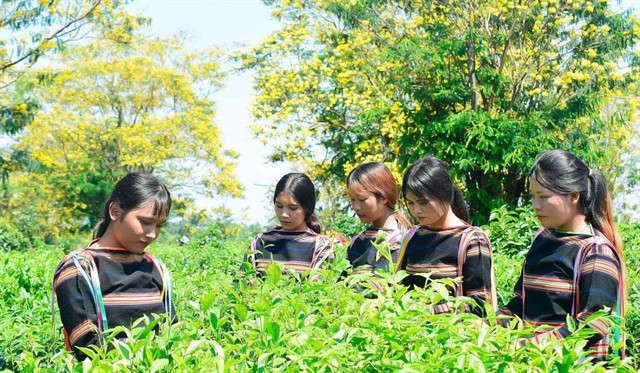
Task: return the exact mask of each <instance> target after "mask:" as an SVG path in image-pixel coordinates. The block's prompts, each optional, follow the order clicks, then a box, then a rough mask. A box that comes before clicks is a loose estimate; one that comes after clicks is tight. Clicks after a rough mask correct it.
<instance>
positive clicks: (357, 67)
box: [242, 0, 640, 218]
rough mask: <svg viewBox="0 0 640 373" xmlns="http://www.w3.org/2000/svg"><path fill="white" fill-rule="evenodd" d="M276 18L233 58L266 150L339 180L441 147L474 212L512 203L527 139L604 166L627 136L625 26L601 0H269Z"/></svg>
mask: <svg viewBox="0 0 640 373" xmlns="http://www.w3.org/2000/svg"><path fill="white" fill-rule="evenodd" d="M265 3H266V4H268V5H270V6H271V7H272V8H273V15H274V17H276V18H277V19H279V20H280V21H281V22H282V23H283V24H284V26H283V27H282V28H281V29H280V30H278V31H277V32H275V33H274V34H273V35H271V36H270V37H269V38H267V39H266V40H264V42H263V43H261V44H260V45H259V46H257V47H255V48H253V49H251V50H250V51H248V52H245V53H244V54H243V55H242V61H243V62H244V66H245V68H247V69H254V70H255V71H256V73H257V75H256V80H255V88H256V89H257V91H258V96H257V98H256V100H255V103H254V108H253V110H254V115H255V117H256V118H257V123H256V126H255V134H256V136H257V137H259V138H262V139H264V140H265V141H268V142H269V143H270V144H275V146H276V148H275V151H274V153H273V154H272V158H273V159H274V160H280V159H288V160H291V161H301V162H306V163H307V164H308V165H309V167H310V168H311V170H312V172H313V173H315V174H316V176H320V177H325V178H338V179H339V180H343V179H344V177H345V175H346V174H347V173H348V172H349V171H350V170H351V169H352V168H353V167H354V166H355V165H357V164H358V163H360V162H363V161H368V160H381V161H386V162H387V163H388V164H390V165H393V166H394V167H395V168H396V171H399V173H401V171H402V170H403V169H404V168H405V167H406V166H407V165H409V164H410V163H411V162H413V161H414V160H416V159H417V158H419V157H421V156H422V155H425V154H432V155H435V156H438V157H440V158H442V159H443V160H445V161H446V162H447V163H448V164H449V165H450V168H451V170H452V173H453V174H454V177H455V178H456V180H457V181H458V182H459V183H460V184H461V186H462V187H463V188H464V189H466V192H467V197H468V199H469V201H470V203H471V206H472V209H473V210H474V211H475V212H476V217H479V218H482V217H484V218H486V217H488V211H489V210H490V208H491V206H492V204H494V203H495V202H494V201H500V203H504V202H506V203H512V204H515V203H517V202H518V200H519V199H520V198H521V197H522V196H523V195H524V194H525V192H526V191H525V176H526V173H527V171H528V168H529V167H530V166H531V164H532V163H533V159H534V158H535V156H536V155H537V154H539V153H540V152H541V151H544V150H548V149H552V148H564V149H567V150H570V151H572V152H574V153H576V154H577V155H578V156H579V157H581V158H584V159H585V160H586V161H587V162H589V163H591V164H595V165H598V166H600V167H602V168H605V171H606V172H608V173H609V175H611V176H613V178H615V177H616V175H618V174H620V170H621V169H623V168H624V167H627V166H628V164H624V162H622V160H621V157H620V155H621V154H622V153H624V152H625V151H627V150H629V144H630V141H631V139H632V138H633V137H634V136H635V134H636V131H637V129H636V127H635V126H632V125H631V123H633V122H634V121H635V117H634V114H635V112H636V108H637V103H638V100H637V97H636V96H634V95H630V94H629V90H630V84H631V83H632V81H633V76H634V74H636V75H637V68H638V65H639V63H638V60H639V59H638V56H637V54H635V53H637V50H634V48H635V47H636V45H637V43H638V40H639V35H640V23H639V22H638V20H637V19H636V17H635V16H634V15H632V14H631V13H630V12H629V11H626V12H624V11H617V10H614V9H613V8H612V7H613V6H614V4H613V3H614V2H613V1H607V0H595V1H583V0H544V1H538V0H532V1H522V0H487V1H477V0H455V1H435V0H434V1H430V0H393V1H392V0H385V1H383V0H269V1H265Z"/></svg>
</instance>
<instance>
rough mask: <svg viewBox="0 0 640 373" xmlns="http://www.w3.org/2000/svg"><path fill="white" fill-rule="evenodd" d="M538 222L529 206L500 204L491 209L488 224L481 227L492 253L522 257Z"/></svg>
mask: <svg viewBox="0 0 640 373" xmlns="http://www.w3.org/2000/svg"><path fill="white" fill-rule="evenodd" d="M539 227H540V222H539V221H538V219H537V218H536V216H535V214H534V212H533V210H532V209H531V206H529V205H527V206H525V207H516V208H513V207H511V206H508V205H502V206H500V207H498V208H496V209H494V210H492V211H491V215H490V216H489V224H488V225H486V226H483V227H482V228H483V229H484V231H485V232H486V233H487V236H488V237H489V240H490V241H491V245H492V246H493V251H494V253H496V252H498V253H502V254H506V255H509V256H513V257H519V258H522V257H524V254H526V252H527V250H529V246H530V245H531V241H532V239H533V236H534V234H535V232H536V231H537V229H538V228H539Z"/></svg>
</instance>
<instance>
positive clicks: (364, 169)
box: [347, 162, 411, 273]
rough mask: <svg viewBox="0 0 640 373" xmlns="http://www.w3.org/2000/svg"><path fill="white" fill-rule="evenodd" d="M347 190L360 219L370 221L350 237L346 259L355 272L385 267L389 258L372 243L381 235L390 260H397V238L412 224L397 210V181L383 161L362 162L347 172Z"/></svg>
mask: <svg viewBox="0 0 640 373" xmlns="http://www.w3.org/2000/svg"><path fill="white" fill-rule="evenodd" d="M347 190H348V191H349V199H350V201H351V207H352V208H353V210H354V211H355V212H356V214H357V215H358V218H359V219H360V221H361V222H363V223H368V224H371V225H370V226H369V227H367V229H366V230H365V231H364V232H362V233H360V234H359V235H357V236H355V237H354V238H353V240H352V241H351V245H349V248H348V249H347V259H348V260H349V263H351V266H352V267H353V268H354V273H364V272H375V270H376V268H388V267H389V263H388V260H387V259H386V258H385V257H384V256H381V254H380V252H379V251H378V249H377V248H376V247H375V246H374V242H377V240H379V238H378V236H379V235H382V236H383V237H384V240H383V242H385V243H386V244H387V245H389V248H390V251H391V257H392V259H393V261H394V262H397V259H398V253H399V248H400V245H399V244H400V239H401V238H402V236H403V235H404V233H405V231H406V229H408V228H409V226H410V225H411V224H410V223H409V221H408V220H407V218H406V217H405V216H404V214H402V211H400V210H397V211H396V202H397V201H398V186H397V184H396V180H395V179H394V177H393V175H392V174H391V171H390V170H389V169H388V168H387V166H385V165H384V164H383V163H380V162H370V163H364V164H361V165H360V166H358V167H356V168H354V169H353V171H351V172H350V173H349V176H348V177H347Z"/></svg>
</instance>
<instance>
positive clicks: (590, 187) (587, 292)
mask: <svg viewBox="0 0 640 373" xmlns="http://www.w3.org/2000/svg"><path fill="white" fill-rule="evenodd" d="M529 189H530V191H531V204H532V206H533V210H534V211H535V213H536V215H537V216H538V219H539V220H540V223H541V225H542V228H541V229H540V231H539V232H538V233H537V234H536V236H535V237H534V239H533V242H532V244H531V248H530V249H529V251H528V253H527V256H526V259H525V262H524V264H523V266H522V272H521V274H520V279H519V280H518V282H517V284H516V286H515V293H516V296H515V297H514V298H513V299H512V300H511V301H510V302H509V303H508V304H507V305H506V306H505V307H504V308H502V309H501V310H500V311H499V313H500V314H503V315H508V316H514V315H516V316H518V317H520V318H522V319H523V320H525V321H527V322H528V323H530V324H533V325H535V326H540V325H546V326H550V327H551V329H550V330H547V331H545V332H541V333H539V334H537V335H535V336H533V337H531V338H530V339H529V340H524V341H522V345H524V344H527V343H540V341H542V340H544V339H546V338H555V339H560V338H564V337H566V336H568V335H569V334H571V332H570V330H569V328H568V327H567V325H566V319H567V315H569V316H571V317H573V318H574V319H575V320H576V321H577V322H579V323H584V322H587V319H588V318H589V316H590V315H591V314H592V313H593V312H595V311H598V310H600V309H602V308H604V307H605V306H606V307H611V308H617V311H619V313H621V314H622V313H623V311H624V300H625V286H624V282H625V281H624V258H623V254H622V242H621V240H620V237H619V235H618V232H617V230H616V227H615V224H614V222H613V212H612V209H611V197H610V196H609V192H608V191H607V183H606V180H605V178H604V176H603V175H602V173H601V172H599V171H598V170H595V169H590V168H589V167H587V166H586V165H585V164H584V163H583V162H582V161H581V160H580V159H578V158H577V157H576V156H574V155H573V154H571V153H569V152H566V151H561V150H552V151H549V152H547V153H544V154H542V155H541V156H540V157H539V158H538V159H537V160H536V161H535V163H534V165H533V167H532V168H531V171H530V172H529ZM501 323H502V324H505V325H506V324H508V323H509V318H507V319H503V320H501ZM587 326H588V327H590V328H592V329H593V330H594V331H595V334H594V335H593V337H591V338H590V339H589V340H588V343H587V346H586V347H587V348H588V349H589V351H590V353H591V355H592V357H593V358H594V359H595V360H602V359H604V358H605V357H606V355H607V353H608V352H609V342H610V339H611V334H612V333H611V330H610V328H609V326H608V324H607V323H606V322H605V321H603V320H591V321H589V322H587Z"/></svg>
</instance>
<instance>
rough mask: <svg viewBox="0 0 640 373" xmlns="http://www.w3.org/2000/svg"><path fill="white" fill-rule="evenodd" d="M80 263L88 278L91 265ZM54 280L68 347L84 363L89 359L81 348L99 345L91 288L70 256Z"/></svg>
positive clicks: (59, 267)
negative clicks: (86, 358)
mask: <svg viewBox="0 0 640 373" xmlns="http://www.w3.org/2000/svg"><path fill="white" fill-rule="evenodd" d="M80 263H81V265H82V267H83V268H84V270H85V272H86V273H87V274H89V268H88V265H86V263H84V261H80ZM53 279H54V280H53V287H54V291H55V293H56V297H57V301H58V308H59V310H60V319H61V320H62V326H63V328H64V334H65V343H66V344H67V347H68V348H70V349H71V351H72V352H73V354H74V355H75V356H76V358H77V359H78V360H83V359H84V358H85V357H86V355H85V354H84V353H83V352H81V351H80V350H79V349H78V347H88V346H90V345H95V344H97V343H98V325H97V314H96V309H95V304H94V301H93V296H92V295H91V288H90V287H89V284H87V282H86V281H85V279H84V278H83V277H82V274H81V273H80V271H79V270H78V268H77V267H76V265H75V264H74V263H73V261H72V260H71V255H69V256H67V257H66V258H65V259H64V261H63V262H62V263H61V264H60V265H59V266H58V268H57V270H56V272H55V273H54V277H53Z"/></svg>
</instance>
